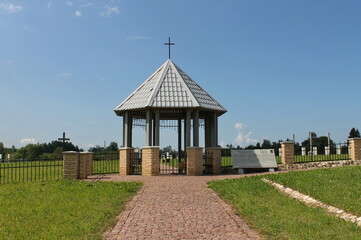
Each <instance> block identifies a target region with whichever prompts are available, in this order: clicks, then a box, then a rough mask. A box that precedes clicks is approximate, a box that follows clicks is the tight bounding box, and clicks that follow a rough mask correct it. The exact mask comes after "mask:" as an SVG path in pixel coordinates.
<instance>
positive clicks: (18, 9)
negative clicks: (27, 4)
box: [0, 3, 23, 13]
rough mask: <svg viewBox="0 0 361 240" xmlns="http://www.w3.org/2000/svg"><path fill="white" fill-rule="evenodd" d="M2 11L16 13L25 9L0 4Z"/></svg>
mask: <svg viewBox="0 0 361 240" xmlns="http://www.w3.org/2000/svg"><path fill="white" fill-rule="evenodd" d="M0 9H2V10H3V11H5V12H7V13H15V12H18V11H20V10H21V9H23V7H22V6H19V5H14V4H12V3H0Z"/></svg>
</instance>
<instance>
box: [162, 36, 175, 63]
mask: <svg viewBox="0 0 361 240" xmlns="http://www.w3.org/2000/svg"><path fill="white" fill-rule="evenodd" d="M164 45H168V53H169V59H170V46H171V45H175V43H171V42H170V37H169V38H168V42H167V43H164Z"/></svg>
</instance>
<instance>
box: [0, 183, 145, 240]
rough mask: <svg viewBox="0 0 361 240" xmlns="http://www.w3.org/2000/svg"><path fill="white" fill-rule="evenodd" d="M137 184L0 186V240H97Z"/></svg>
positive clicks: (28, 184) (133, 191) (133, 192)
mask: <svg viewBox="0 0 361 240" xmlns="http://www.w3.org/2000/svg"><path fill="white" fill-rule="evenodd" d="M140 185H141V184H140V183H134V182H133V183H111V182H80V181H66V180H61V181H55V182H47V183H19V184H5V185H0V216H1V217H0V239H28V240H31V239H101V235H102V233H103V232H104V231H105V230H107V228H109V227H110V226H111V225H112V224H114V223H115V217H116V215H117V214H118V213H119V212H120V211H121V210H122V209H123V207H124V204H125V203H126V201H128V200H129V199H130V197H131V196H133V195H134V194H135V193H136V191H137V190H138V189H139V187H140Z"/></svg>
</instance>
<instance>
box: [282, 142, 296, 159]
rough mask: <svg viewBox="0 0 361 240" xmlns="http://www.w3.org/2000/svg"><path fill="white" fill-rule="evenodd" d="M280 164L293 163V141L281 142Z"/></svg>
mask: <svg viewBox="0 0 361 240" xmlns="http://www.w3.org/2000/svg"><path fill="white" fill-rule="evenodd" d="M281 148H282V164H293V163H294V159H295V148H294V143H293V142H282V143H281Z"/></svg>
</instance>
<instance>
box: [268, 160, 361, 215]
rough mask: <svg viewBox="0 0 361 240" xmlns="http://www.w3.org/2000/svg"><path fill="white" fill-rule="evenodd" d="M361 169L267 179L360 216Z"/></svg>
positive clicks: (322, 171)
mask: <svg viewBox="0 0 361 240" xmlns="http://www.w3.org/2000/svg"><path fill="white" fill-rule="evenodd" d="M360 176H361V166H349V167H341V168H328V169H318V170H310V171H302V172H289V173H285V174H276V175H269V176H267V178H268V179H270V180H272V181H276V182H278V183H281V184H283V185H286V186H288V187H290V188H294V189H297V190H299V191H301V192H302V193H305V194H307V195H310V196H312V197H314V198H316V199H318V200H321V201H322V202H324V203H327V204H328V205H332V206H336V207H338V208H341V209H343V210H345V211H347V212H350V213H353V214H356V215H358V216H361V198H360V197H361V181H360Z"/></svg>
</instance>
